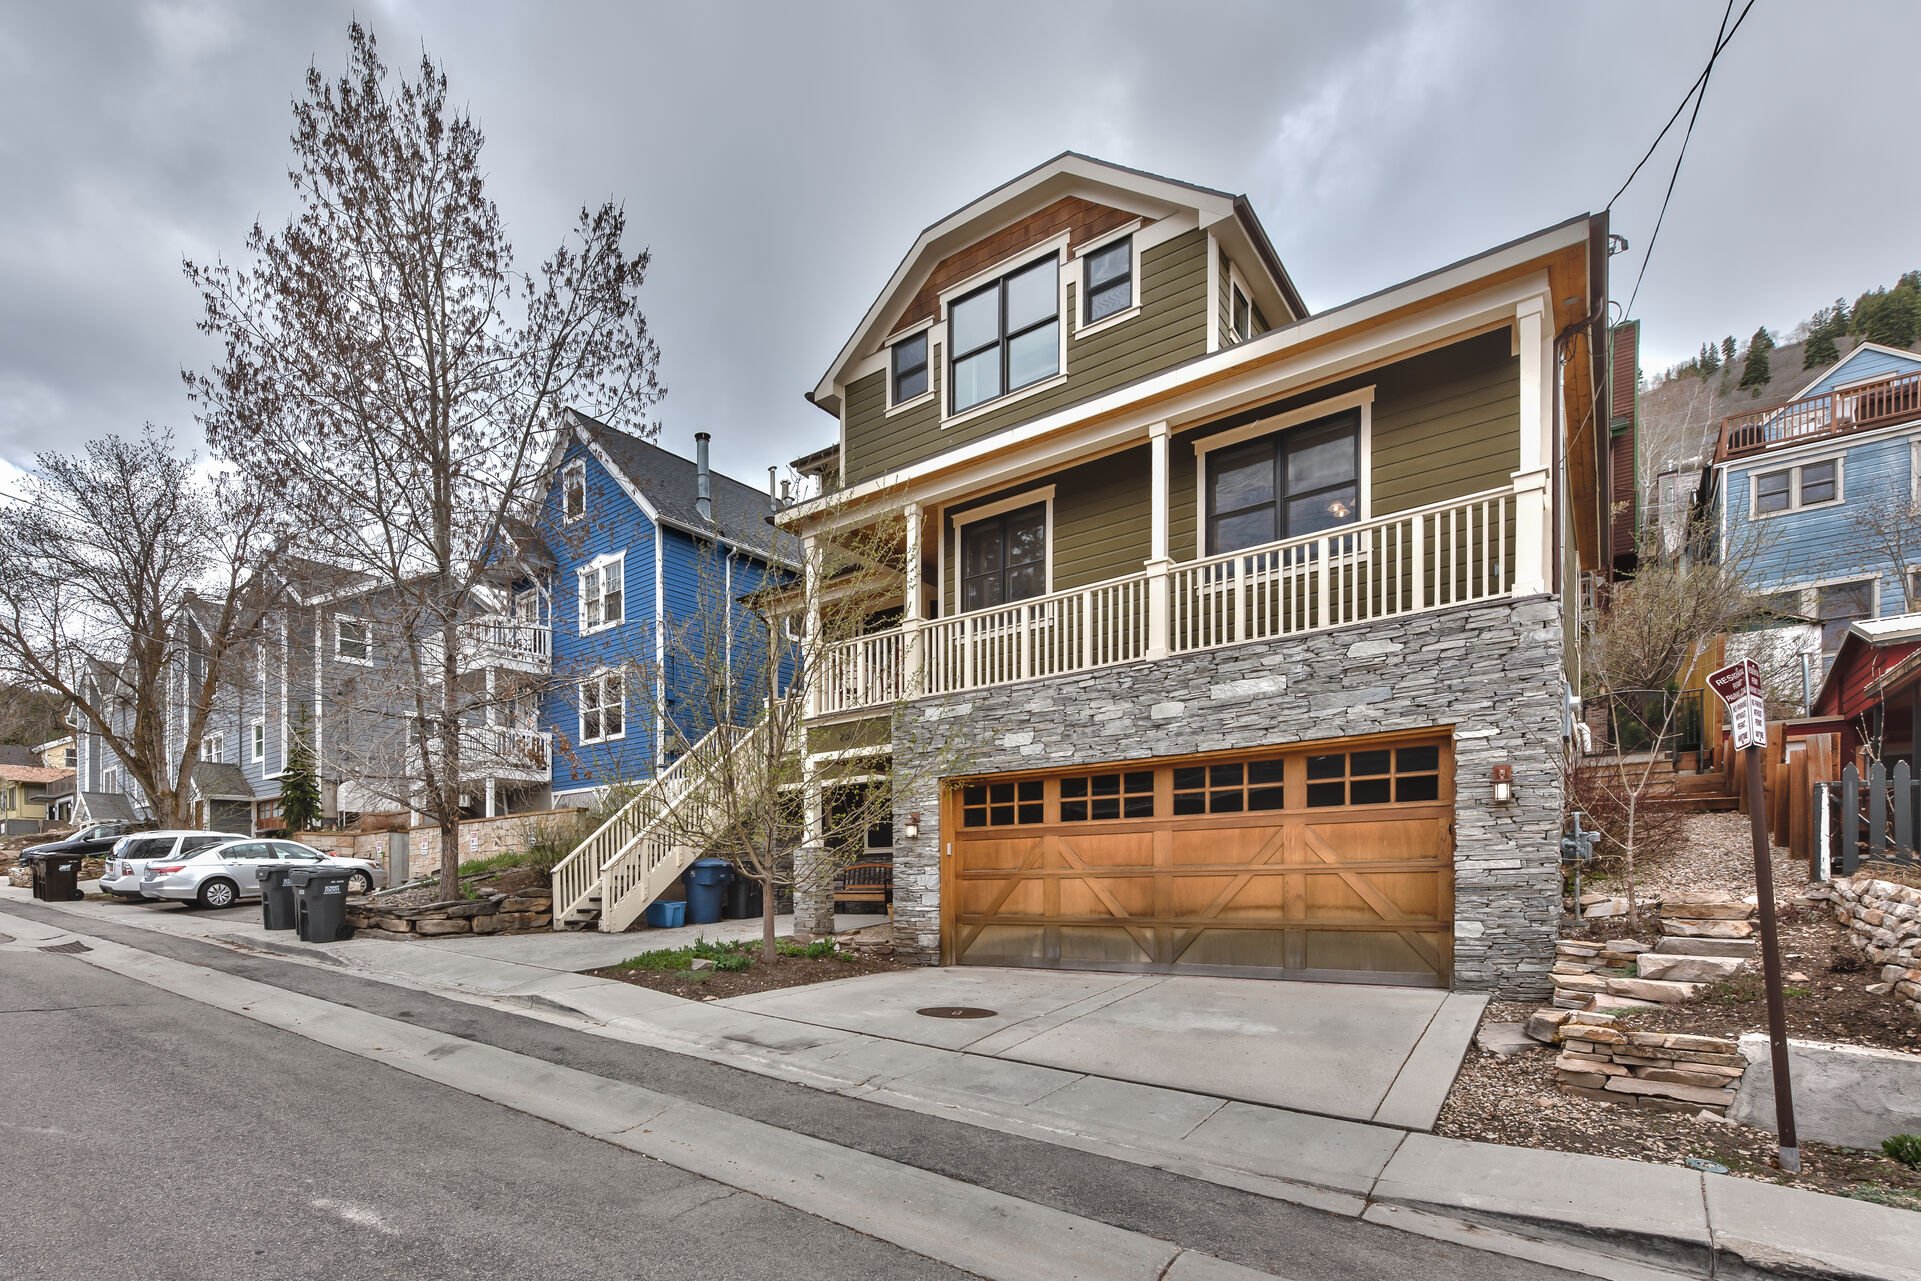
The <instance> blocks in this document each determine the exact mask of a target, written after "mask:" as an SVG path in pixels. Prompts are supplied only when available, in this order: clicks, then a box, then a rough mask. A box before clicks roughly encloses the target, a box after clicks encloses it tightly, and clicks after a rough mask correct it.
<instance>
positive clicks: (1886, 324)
mask: <svg viewBox="0 0 1921 1281" xmlns="http://www.w3.org/2000/svg"><path fill="white" fill-rule="evenodd" d="M1853 329H1854V332H1855V333H1857V334H1859V335H1860V336H1861V337H1862V338H1863V339H1865V340H1866V341H1868V342H1878V343H1886V344H1887V345H1888V346H1890V347H1912V346H1913V345H1914V341H1915V339H1916V337H1918V336H1921V271H1909V272H1903V273H1902V275H1901V279H1900V280H1898V281H1896V282H1895V286H1894V288H1892V289H1889V288H1886V287H1885V286H1884V287H1882V288H1880V289H1871V290H1869V291H1868V292H1867V293H1864V294H1862V295H1861V296H1860V297H1859V298H1857V299H1855V300H1854V319H1853Z"/></svg>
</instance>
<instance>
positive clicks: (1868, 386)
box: [1714, 373, 1921, 462]
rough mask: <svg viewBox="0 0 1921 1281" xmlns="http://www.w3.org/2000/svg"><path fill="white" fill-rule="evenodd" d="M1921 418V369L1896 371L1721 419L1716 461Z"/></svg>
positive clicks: (1749, 455)
mask: <svg viewBox="0 0 1921 1281" xmlns="http://www.w3.org/2000/svg"><path fill="white" fill-rule="evenodd" d="M1914 418H1921V374H1917V373H1906V374H1896V375H1894V376H1892V377H1889V378H1882V379H1879V380H1877V381H1875V382H1870V383H1861V384H1859V385H1857V386H1854V387H1846V388H1842V389H1840V390H1838V391H1830V392H1823V393H1822V394H1820V395H1819V396H1805V397H1803V398H1802V399H1800V400H1790V401H1789V402H1788V403H1787V404H1785V405H1776V406H1774V407H1773V408H1772V409H1756V410H1751V411H1749V412H1748V413H1744V414H1730V415H1729V416H1728V417H1726V418H1724V419H1722V420H1721V438H1720V442H1719V443H1718V445H1717V446H1716V448H1715V455H1714V458H1715V461H1716V462H1726V461H1728V460H1729V459H1732V458H1746V457H1752V456H1753V455H1756V454H1762V453H1765V452H1767V451H1768V450H1771V449H1783V448H1786V447H1788V446H1791V445H1804V444H1806V443H1808V442H1809V441H1814V440H1825V439H1828V438H1831V437H1837V436H1846V435H1849V434H1851V433H1853V432H1858V431H1866V430H1868V429H1870V428H1873V427H1886V426H1891V425H1892V424H1894V423H1898V422H1903V421H1906V420H1908V419H1914Z"/></svg>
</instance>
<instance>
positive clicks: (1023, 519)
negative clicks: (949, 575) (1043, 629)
mask: <svg viewBox="0 0 1921 1281" xmlns="http://www.w3.org/2000/svg"><path fill="white" fill-rule="evenodd" d="M960 553H961V554H960V560H961V609H962V610H963V611H970V610H976V609H992V608H993V607H994V606H996V605H1011V604H1012V603H1013V602H1015V601H1017V600H1027V599H1028V598H1029V597H1033V596H1042V595H1045V594H1046V592H1047V504H1046V503H1044V502H1041V503H1035V504H1033V505H1032V506H1030V507H1019V508H1016V509H1015V510H1013V511H1010V512H1002V513H1000V514H999V515H997V516H983V517H982V518H981V519H979V520H975V521H969V522H968V523H967V524H965V525H962V526H961V529H960Z"/></svg>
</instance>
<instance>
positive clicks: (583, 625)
mask: <svg viewBox="0 0 1921 1281" xmlns="http://www.w3.org/2000/svg"><path fill="white" fill-rule="evenodd" d="M626 586H627V558H626V557H625V556H614V557H610V558H609V559H607V560H605V561H602V562H599V563H597V564H593V565H589V566H588V567H587V568H585V569H583V570H581V571H580V630H582V631H583V632H591V631H598V630H599V629H600V628H602V627H612V626H614V625H615V624H616V623H618V622H620V621H621V620H622V619H623V618H624V617H625V616H626V615H625V614H624V612H623V611H624V609H625V599H626Z"/></svg>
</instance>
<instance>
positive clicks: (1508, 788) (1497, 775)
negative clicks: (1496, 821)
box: [1494, 762, 1514, 805]
mask: <svg viewBox="0 0 1921 1281" xmlns="http://www.w3.org/2000/svg"><path fill="white" fill-rule="evenodd" d="M1513 799H1514V767H1513V766H1512V765H1509V764H1507V763H1505V762H1503V763H1502V764H1499V765H1496V766H1495V767H1494V803H1495V804H1496V805H1506V804H1508V803H1509V802H1511V801H1512V800H1513Z"/></svg>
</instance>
